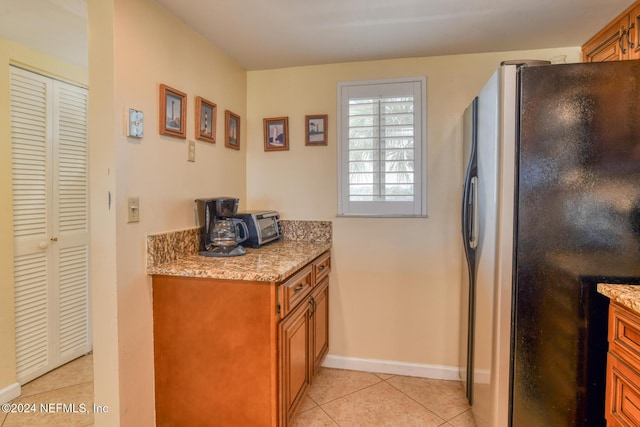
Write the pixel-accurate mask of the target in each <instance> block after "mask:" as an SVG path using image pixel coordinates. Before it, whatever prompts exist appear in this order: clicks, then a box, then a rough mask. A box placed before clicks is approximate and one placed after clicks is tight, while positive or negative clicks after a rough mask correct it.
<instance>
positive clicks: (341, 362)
mask: <svg viewBox="0 0 640 427" xmlns="http://www.w3.org/2000/svg"><path fill="white" fill-rule="evenodd" d="M322 366H324V367H326V368H336V369H349V370H351V371H365V372H377V373H380V374H392V375H404V376H408V377H420V378H431V379H435V380H450V381H460V372H459V369H458V368H457V367H453V366H444V365H425V364H420V363H407V362H397V361H393V360H376V359H360V358H357V357H345V356H334V355H332V354H328V355H327V357H325V359H324V362H323V363H322Z"/></svg>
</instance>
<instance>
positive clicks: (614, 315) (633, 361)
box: [609, 304, 640, 370]
mask: <svg viewBox="0 0 640 427" xmlns="http://www.w3.org/2000/svg"><path fill="white" fill-rule="evenodd" d="M609 307H610V313H609V343H610V345H609V350H610V351H611V352H613V353H615V354H616V355H618V356H620V357H622V358H623V359H625V361H626V362H627V363H628V364H629V365H631V366H632V367H633V368H634V369H636V370H640V317H638V315H636V314H634V313H632V312H630V311H629V310H627V309H625V308H623V307H620V306H618V305H616V304H611V305H610V306H609Z"/></svg>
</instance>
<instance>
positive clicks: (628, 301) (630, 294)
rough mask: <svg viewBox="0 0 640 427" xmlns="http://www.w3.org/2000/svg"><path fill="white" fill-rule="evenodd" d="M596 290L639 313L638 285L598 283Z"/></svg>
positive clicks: (639, 296) (639, 295) (639, 294)
mask: <svg viewBox="0 0 640 427" xmlns="http://www.w3.org/2000/svg"><path fill="white" fill-rule="evenodd" d="M598 292H599V293H601V294H602V295H604V296H606V297H609V298H610V299H611V301H615V302H616V303H618V304H620V305H621V306H623V307H626V308H628V309H630V310H632V311H634V312H635V313H637V314H639V315H640V286H637V285H636V286H634V285H618V284H609V283H598Z"/></svg>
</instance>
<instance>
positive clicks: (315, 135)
mask: <svg viewBox="0 0 640 427" xmlns="http://www.w3.org/2000/svg"><path fill="white" fill-rule="evenodd" d="M327 117H328V116H327V115H326V114H318V115H314V116H305V136H306V137H305V143H304V145H327Z"/></svg>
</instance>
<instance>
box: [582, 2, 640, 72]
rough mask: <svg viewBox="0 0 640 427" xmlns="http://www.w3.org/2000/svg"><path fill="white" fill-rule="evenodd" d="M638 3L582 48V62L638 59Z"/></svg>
mask: <svg viewBox="0 0 640 427" xmlns="http://www.w3.org/2000/svg"><path fill="white" fill-rule="evenodd" d="M639 25H640V1H638V2H636V3H634V4H633V5H631V6H630V7H629V8H627V9H626V10H625V11H624V12H622V13H621V14H620V15H619V16H618V17H617V18H616V19H614V20H613V21H611V23H610V24H609V25H607V26H606V27H605V28H603V29H602V30H601V31H599V32H598V33H597V34H596V35H595V36H593V37H592V38H591V39H590V40H589V41H588V42H587V43H585V44H584V45H583V46H582V60H583V61H584V62H604V61H622V60H627V59H638V58H640V44H639V43H640V31H638V26H639Z"/></svg>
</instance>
